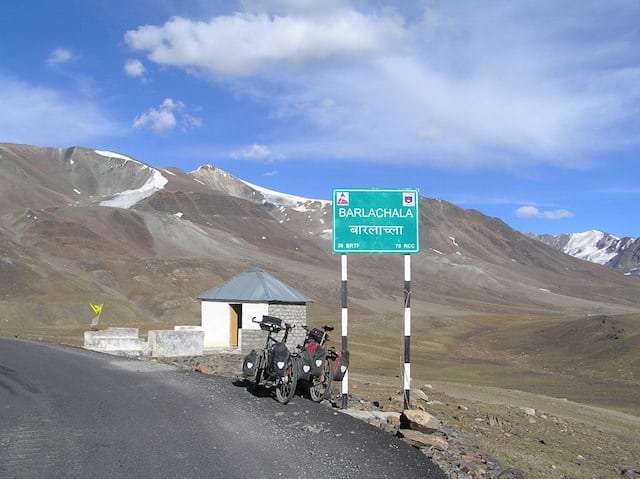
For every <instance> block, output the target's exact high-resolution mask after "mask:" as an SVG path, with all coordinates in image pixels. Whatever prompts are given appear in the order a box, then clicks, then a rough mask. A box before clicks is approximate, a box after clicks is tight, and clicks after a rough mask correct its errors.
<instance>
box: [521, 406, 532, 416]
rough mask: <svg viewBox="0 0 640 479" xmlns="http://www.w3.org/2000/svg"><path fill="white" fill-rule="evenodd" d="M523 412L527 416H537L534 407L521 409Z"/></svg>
mask: <svg viewBox="0 0 640 479" xmlns="http://www.w3.org/2000/svg"><path fill="white" fill-rule="evenodd" d="M520 409H521V410H522V412H524V413H525V414H526V415H527V416H535V415H536V410H535V409H533V408H532V407H521V408H520Z"/></svg>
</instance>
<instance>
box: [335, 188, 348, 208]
mask: <svg viewBox="0 0 640 479" xmlns="http://www.w3.org/2000/svg"><path fill="white" fill-rule="evenodd" d="M336 203H337V204H339V205H343V206H346V205H348V204H349V192H348V191H338V192H337V193H336Z"/></svg>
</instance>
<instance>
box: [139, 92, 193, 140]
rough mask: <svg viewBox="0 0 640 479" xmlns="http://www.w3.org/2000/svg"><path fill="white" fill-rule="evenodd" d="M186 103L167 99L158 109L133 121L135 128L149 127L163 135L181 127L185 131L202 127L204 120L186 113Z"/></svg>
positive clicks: (153, 109) (145, 113)
mask: <svg viewBox="0 0 640 479" xmlns="http://www.w3.org/2000/svg"><path fill="white" fill-rule="evenodd" d="M184 110H185V106H184V103H182V102H181V101H176V100H173V99H172V98H165V99H164V100H163V101H162V103H161V104H160V105H159V106H158V107H157V108H149V109H148V110H147V111H145V112H143V113H141V114H140V115H138V116H137V117H136V118H135V120H134V121H133V127H134V128H144V127H149V128H151V129H152V130H153V131H155V132H156V133H163V132H165V131H168V130H172V129H173V128H175V127H176V126H179V127H180V128H181V129H182V130H183V131H186V130H189V129H192V128H197V127H200V126H202V119H201V118H198V117H196V116H193V115H190V114H188V113H186V112H185V111H184Z"/></svg>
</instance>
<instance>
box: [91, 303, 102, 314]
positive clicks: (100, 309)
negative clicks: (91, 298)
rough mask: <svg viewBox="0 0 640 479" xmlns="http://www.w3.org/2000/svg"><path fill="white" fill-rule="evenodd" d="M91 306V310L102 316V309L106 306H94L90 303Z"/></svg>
mask: <svg viewBox="0 0 640 479" xmlns="http://www.w3.org/2000/svg"><path fill="white" fill-rule="evenodd" d="M89 306H91V310H92V311H93V312H94V313H95V314H100V313H101V312H102V307H103V306H104V304H93V303H90V304H89Z"/></svg>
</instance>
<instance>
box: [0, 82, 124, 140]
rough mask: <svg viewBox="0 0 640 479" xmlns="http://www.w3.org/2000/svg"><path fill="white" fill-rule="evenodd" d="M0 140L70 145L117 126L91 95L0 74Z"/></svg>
mask: <svg viewBox="0 0 640 479" xmlns="http://www.w3.org/2000/svg"><path fill="white" fill-rule="evenodd" d="M0 105H2V109H3V110H4V111H5V112H8V113H6V114H3V115H0V135H1V138H0V141H6V142H13V143H28V144H37V145H45V146H69V145H78V144H83V143H88V142H91V141H94V140H96V139H99V138H104V137H107V136H110V135H115V134H118V133H119V132H120V126H119V125H118V124H117V122H115V121H114V120H112V119H111V118H110V117H109V115H108V114H107V113H106V112H105V111H104V110H103V109H102V108H101V107H100V105H99V104H97V103H96V102H95V101H94V100H92V99H90V98H84V97H82V96H80V95H78V94H77V93H67V92H63V91H60V90H56V89H53V88H47V87H41V86H38V85H33V84H30V83H27V82H23V81H20V80H16V79H14V78H9V77H4V76H1V75H0Z"/></svg>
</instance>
